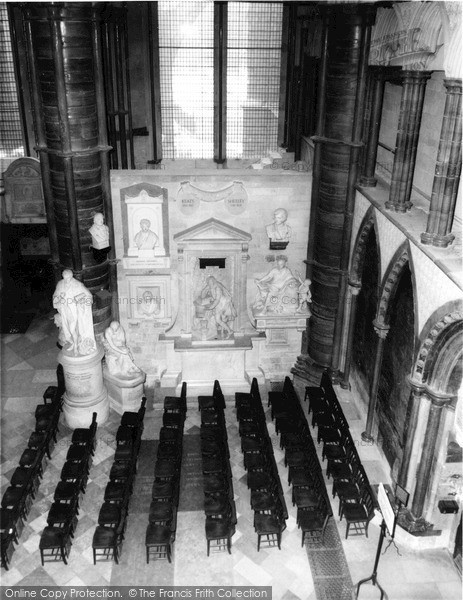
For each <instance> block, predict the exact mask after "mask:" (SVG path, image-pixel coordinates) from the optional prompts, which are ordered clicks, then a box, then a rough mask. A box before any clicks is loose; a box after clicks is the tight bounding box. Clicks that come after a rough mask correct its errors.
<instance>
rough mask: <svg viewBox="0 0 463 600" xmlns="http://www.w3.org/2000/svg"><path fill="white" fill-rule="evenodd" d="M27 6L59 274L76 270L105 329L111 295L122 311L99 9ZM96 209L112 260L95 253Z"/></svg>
mask: <svg viewBox="0 0 463 600" xmlns="http://www.w3.org/2000/svg"><path fill="white" fill-rule="evenodd" d="M22 9H23V19H24V29H25V34H26V44H27V53H28V60H29V68H30V73H31V78H32V82H33V86H32V87H33V90H34V113H35V120H36V128H37V138H38V144H37V150H38V152H39V156H40V164H41V169H42V182H43V188H44V196H45V202H46V209H47V221H48V225H49V233H50V240H51V250H52V261H53V263H54V270H55V278H56V280H57V281H58V280H59V279H60V278H61V271H62V270H63V269H65V268H68V269H72V271H73V273H74V275H75V277H76V279H78V280H80V281H82V282H83V283H84V285H85V286H86V287H87V288H88V289H89V290H90V291H91V292H92V293H93V294H94V303H93V322H94V325H95V333H96V334H102V333H103V331H104V329H105V328H106V327H107V325H108V324H109V322H110V321H111V311H112V306H111V299H113V300H114V302H113V307H114V306H115V307H116V308H117V304H116V302H117V297H116V293H115V292H116V285H117V280H116V278H115V270H114V269H113V268H111V266H110V260H111V259H114V256H113V254H114V232H113V229H114V228H113V224H112V213H111V201H110V181H109V168H108V159H107V153H108V152H109V150H110V147H109V146H107V144H106V121H105V110H104V95H103V92H102V90H103V87H102V73H101V57H100V55H99V51H100V50H99V47H98V30H99V26H100V24H99V21H98V9H97V5H94V4H93V3H27V4H24V5H22ZM97 212H101V213H104V214H105V215H106V221H107V224H108V225H109V228H110V244H111V252H110V254H109V260H108V259H104V260H103V261H101V260H99V259H98V258H97V257H95V256H94V255H93V252H92V250H91V235H90V233H89V231H88V230H89V228H90V226H91V225H92V223H93V215H94V214H95V213H97ZM105 292H106V293H105ZM110 292H113V295H111V293H110ZM113 317H116V315H113Z"/></svg>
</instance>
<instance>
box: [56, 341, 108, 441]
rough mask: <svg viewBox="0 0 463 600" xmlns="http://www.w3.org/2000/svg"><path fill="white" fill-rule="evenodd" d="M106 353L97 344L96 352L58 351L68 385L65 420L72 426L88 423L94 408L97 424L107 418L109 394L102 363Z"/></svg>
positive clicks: (84, 425) (72, 427)
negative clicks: (75, 352)
mask: <svg viewBox="0 0 463 600" xmlns="http://www.w3.org/2000/svg"><path fill="white" fill-rule="evenodd" d="M103 354H104V352H103V349H102V348H101V347H98V350H97V352H95V354H90V355H89V356H72V355H71V354H68V353H67V352H63V351H61V352H60V353H59V355H58V362H59V363H60V364H61V365H62V367H63V372H64V382H65V387H66V392H65V394H64V405H63V414H64V420H65V422H66V425H67V426H68V427H70V428H71V429H76V428H77V427H89V426H90V423H91V422H92V414H93V413H94V412H96V413H97V422H98V425H102V424H103V423H105V422H106V419H107V418H108V414H109V398H108V392H107V390H106V388H105V386H104V384H103V368H102V364H101V359H102V358H103Z"/></svg>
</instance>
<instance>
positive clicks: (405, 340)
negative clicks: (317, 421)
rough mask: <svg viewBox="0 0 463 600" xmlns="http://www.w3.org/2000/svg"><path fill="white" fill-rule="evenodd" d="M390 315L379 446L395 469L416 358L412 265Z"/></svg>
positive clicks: (401, 281) (406, 266)
mask: <svg viewBox="0 0 463 600" xmlns="http://www.w3.org/2000/svg"><path fill="white" fill-rule="evenodd" d="M387 314H388V316H389V319H388V320H389V327H390V329H389V333H388V335H387V337H386V340H385V344H384V354H383V360H382V366H381V373H380V378H379V385H378V429H379V435H378V443H379V444H380V445H381V447H382V450H383V452H384V454H385V456H386V458H387V461H388V463H389V465H390V466H391V469H393V470H394V466H395V465H397V464H398V462H399V461H400V460H401V458H402V453H403V446H404V424H405V422H406V412H407V405H408V399H409V396H410V383H409V375H410V371H411V369H412V365H413V356H414V339H415V317H414V297H413V285H412V274H411V271H410V267H409V264H408V262H407V263H405V264H404V265H403V268H402V270H401V272H400V274H399V277H398V280H397V284H396V290H395V294H394V296H393V297H392V298H391V300H390V303H389V305H388V307H387Z"/></svg>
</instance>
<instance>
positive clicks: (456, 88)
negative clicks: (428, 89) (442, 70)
mask: <svg viewBox="0 0 463 600" xmlns="http://www.w3.org/2000/svg"><path fill="white" fill-rule="evenodd" d="M444 86H445V88H446V90H447V94H461V91H462V80H461V79H460V78H458V79H457V78H450V77H449V78H448V79H444Z"/></svg>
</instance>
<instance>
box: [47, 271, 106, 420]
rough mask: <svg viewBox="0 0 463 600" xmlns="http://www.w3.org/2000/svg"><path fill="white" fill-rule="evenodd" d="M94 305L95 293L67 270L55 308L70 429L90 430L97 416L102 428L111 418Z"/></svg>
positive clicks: (65, 408) (59, 283)
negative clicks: (94, 318)
mask: <svg viewBox="0 0 463 600" xmlns="http://www.w3.org/2000/svg"><path fill="white" fill-rule="evenodd" d="M92 302H93V296H92V293H91V292H90V291H89V290H88V289H87V288H86V287H85V286H84V284H83V283H82V282H80V281H77V280H76V279H74V276H73V273H72V271H71V270H70V269H65V270H64V271H63V279H62V280H61V281H59V282H58V284H57V286H56V289H55V293H54V294H53V306H54V307H55V308H56V310H57V311H58V313H57V315H55V323H56V324H57V325H58V327H59V336H58V340H59V343H60V345H61V346H62V350H61V352H60V353H59V355H58V361H59V362H60V364H61V365H62V366H63V372H64V381H65V388H66V391H65V394H64V405H63V413H64V419H65V421H66V424H67V425H68V427H70V428H71V429H75V428H76V427H88V426H89V425H90V423H91V420H92V414H93V413H94V412H96V413H97V419H98V423H99V424H102V423H104V422H105V421H106V419H107V418H108V414H109V401H108V393H107V391H106V388H105V387H104V385H103V371H102V366H101V359H102V358H103V350H102V349H101V348H98V347H97V345H96V342H95V335H94V331H93V317H92Z"/></svg>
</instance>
